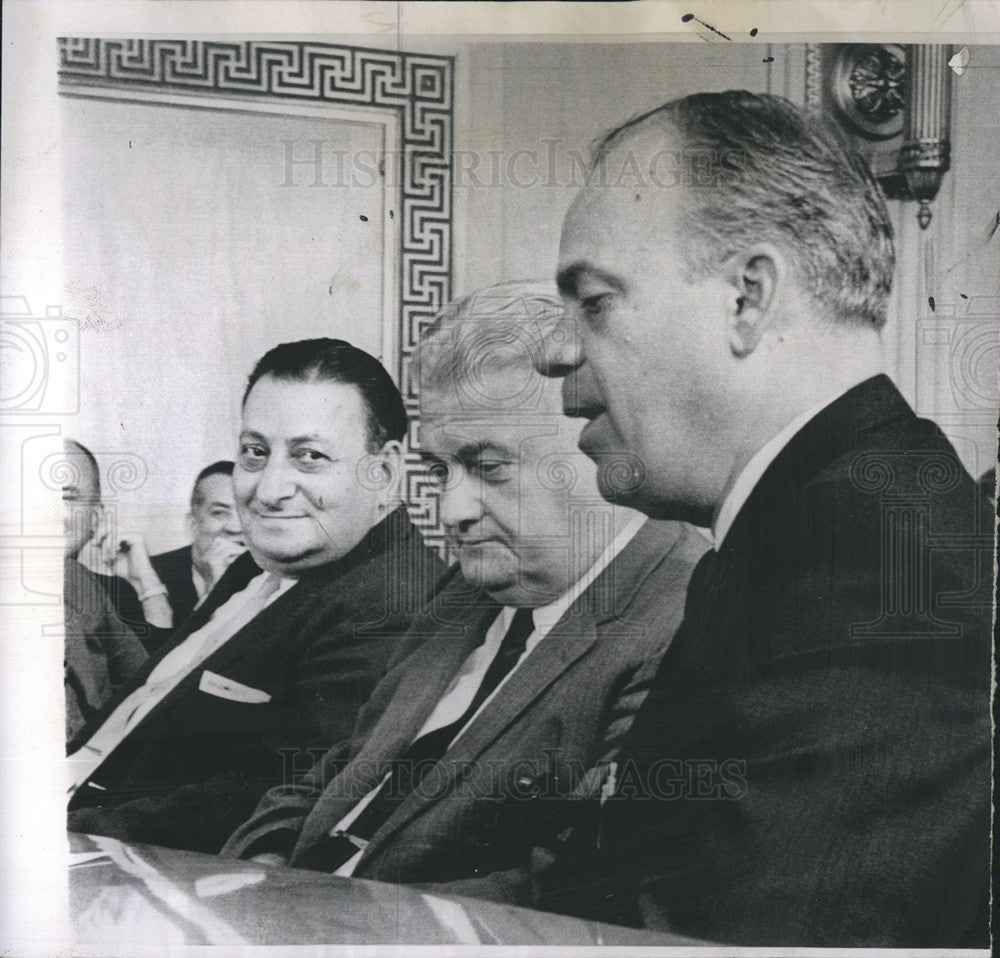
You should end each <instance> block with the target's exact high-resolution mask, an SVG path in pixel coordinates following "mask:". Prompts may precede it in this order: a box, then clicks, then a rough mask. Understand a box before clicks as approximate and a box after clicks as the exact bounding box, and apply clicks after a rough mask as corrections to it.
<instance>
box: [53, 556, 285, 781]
mask: <svg viewBox="0 0 1000 958" xmlns="http://www.w3.org/2000/svg"><path fill="white" fill-rule="evenodd" d="M296 581H297V580H296V579H287V578H283V577H281V576H278V575H275V574H274V573H273V572H264V573H261V574H260V575H259V576H256V577H255V578H254V579H252V580H251V581H250V582H249V584H248V585H247V587H246V588H245V589H243V590H242V591H241V592H237V593H236V594H235V595H234V596H232V598H230V599H229V600H228V601H227V602H224V603H223V604H222V605H220V606H219V608H218V609H216V610H215V612H213V613H212V616H211V618H210V619H209V620H208V622H206V623H205V625H203V626H202V627H201V628H200V629H198V630H197V631H196V632H192V633H191V634H190V635H189V636H188V637H187V638H186V639H185V640H184V641H183V642H181V643H180V645H178V646H177V647H176V648H174V649H171V650H170V651H169V652H168V653H167V654H166V655H165V656H164V657H163V658H162V659H161V660H160V661H159V662H158V663H157V664H156V667H155V668H154V669H153V670H152V671H151V672H150V673H149V675H148V676H147V678H146V681H145V682H144V683H143V684H142V685H140V686H139V688H137V689H136V690H135V691H134V692H132V693H131V694H130V695H129V696H128V697H127V698H125V699H124V700H122V702H121V703H120V704H119V705H118V708H116V709H115V710H114V711H113V712H112V713H111V714H110V715H109V716H108V717H107V718H106V719H105V720H104V723H103V724H102V725H101V727H100V728H99V729H98V730H97V731H96V732H94V734H93V735H92V736H91V737H90V739H88V741H87V742H86V744H85V745H82V746H81V747H80V748H79V749H78V750H77V751H76V752H74V753H73V755H71V756H70V758H69V762H70V775H71V785H70V789H69V793H70V794H71V795H72V794H73V792H75V791H76V790H77V789H78V788H79V787H80V786H81V785H82V784H83V783H84V782H85V781H87V779H88V778H90V776H91V775H93V774H94V772H95V771H96V770H97V767H98V766H99V765H100V764H101V762H102V761H104V757H105V756H106V755H108V754H110V753H111V752H112V751H113V750H114V749H115V748H117V747H118V745H119V744H120V743H121V741H122V740H123V739H124V738H125V736H126V735H128V734H129V732H131V731H132V729H134V728H135V727H136V726H137V725H138V724H139V722H141V721H142V720H143V719H144V718H145V717H146V716H147V715H148V714H149V713H150V712H151V711H152V710H153V708H154V707H155V706H156V705H158V704H159V703H160V702H162V701H163V699H164V698H166V696H167V695H168V694H169V693H170V692H171V691H173V689H175V688H176V687H177V685H178V684H179V683H180V682H181V681H182V680H183V679H184V678H185V677H186V676H188V675H190V674H191V672H193V671H194V670H195V669H196V668H198V666H200V665H201V664H202V662H204V661H205V660H206V659H207V658H208V657H209V656H210V655H212V654H213V653H214V652H215V651H216V650H217V649H219V648H221V647H222V646H223V645H225V643H226V642H228V641H229V639H231V638H232V637H233V636H234V635H236V633H237V632H239V631H240V629H242V628H243V626H245V625H246V624H247V623H248V622H250V621H251V620H252V619H254V618H256V617H257V616H258V615H259V614H260V613H261V612H262V611H263V610H264V609H266V608H267V606H269V605H270V604H271V603H272V602H273V601H274V600H275V599H277V598H278V596H279V595H282V594H283V593H285V592H287V591H288V590H289V589H290V588H291V587H292V586H293V585H295V583H296Z"/></svg>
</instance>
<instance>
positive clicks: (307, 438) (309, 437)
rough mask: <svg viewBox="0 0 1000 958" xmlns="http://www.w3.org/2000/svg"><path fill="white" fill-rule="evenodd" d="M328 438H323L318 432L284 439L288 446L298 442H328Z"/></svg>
mask: <svg viewBox="0 0 1000 958" xmlns="http://www.w3.org/2000/svg"><path fill="white" fill-rule="evenodd" d="M328 441H329V440H327V439H324V438H323V437H322V436H321V435H320V434H319V433H318V432H310V433H304V434H303V435H301V436H292V438H291V439H286V440H285V442H286V443H287V444H288V445H289V446H294V445H296V444H297V443H300V442H323V443H325V442H328Z"/></svg>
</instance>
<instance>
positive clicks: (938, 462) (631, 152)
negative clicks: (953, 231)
mask: <svg viewBox="0 0 1000 958" xmlns="http://www.w3.org/2000/svg"><path fill="white" fill-rule="evenodd" d="M681 159H684V160H687V161H689V162H690V164H691V166H692V167H693V168H694V169H695V170H696V171H697V172H698V175H697V176H691V177H689V178H687V179H685V178H684V177H683V176H680V175H677V176H674V177H669V176H668V175H667V173H666V171H665V169H664V167H663V166H662V165H661V166H659V167H658V165H657V164H662V163H664V162H666V163H667V164H668V165H669V163H670V162H671V161H672V162H674V163H675V164H676V163H677V162H678V161H679V160H681ZM597 162H599V163H600V164H602V165H607V166H610V167H612V169H611V170H610V173H611V176H610V180H611V181H614V179H615V176H614V172H615V170H616V169H618V168H619V167H618V164H627V168H628V169H629V170H632V169H638V170H642V171H644V172H645V173H648V174H649V175H648V176H647V178H646V181H645V182H644V183H642V184H640V185H637V186H634V187H633V186H629V187H628V188H624V187H619V188H615V187H609V186H607V185H606V184H607V182H608V178H607V177H597V178H596V180H595V182H594V183H593V184H592V185H590V186H588V187H586V188H585V189H584V190H583V191H582V192H581V193H580V194H579V196H578V197H577V198H576V200H575V201H574V203H573V205H572V207H571V208H570V211H569V213H568V214H567V217H566V221H565V223H564V227H563V234H562V244H561V249H560V261H559V284H560V287H561V290H562V292H563V295H564V298H565V299H566V301H567V303H568V305H569V308H570V314H571V316H572V323H570V322H567V323H566V324H565V326H564V328H563V329H562V330H560V332H561V334H562V338H561V339H560V340H558V341H557V340H555V339H554V340H553V344H552V351H551V353H550V354H549V356H548V357H547V359H546V362H545V364H544V367H545V369H546V371H547V372H549V373H550V374H551V375H557V376H564V377H565V379H564V403H565V408H566V411H567V414H568V415H570V416H585V417H586V418H587V419H588V420H589V423H588V425H587V426H586V427H585V428H584V430H583V432H582V434H581V437H580V447H581V449H583V450H584V451H585V452H587V454H588V455H590V456H591V457H593V458H594V459H595V460H596V461H597V462H598V463H599V464H600V463H601V462H607V461H609V460H614V459H615V458H621V457H625V458H626V459H631V461H632V462H633V464H634V469H635V474H636V480H637V481H636V482H635V483H634V485H633V486H632V487H631V488H630V489H628V490H627V492H626V494H625V495H624V496H623V495H622V492H621V490H620V489H615V488H613V487H611V486H610V485H605V486H604V487H603V488H602V491H603V492H604V493H605V494H606V495H608V496H610V497H611V498H614V499H617V500H619V501H624V502H626V503H628V504H630V505H633V506H634V507H636V508H639V509H641V510H643V511H644V512H646V513H647V514H650V515H656V516H664V517H675V518H684V519H687V520H689V521H692V522H695V523H698V524H699V525H704V526H709V527H711V529H712V535H713V540H714V546H715V548H714V549H713V550H711V551H710V552H708V553H706V556H705V558H704V559H703V560H702V562H700V563H699V566H698V568H697V569H696V570H695V572H694V574H693V576H692V579H691V584H690V586H689V589H688V598H687V605H686V608H685V613H684V621H683V623H682V625H681V627H680V629H679V631H678V634H677V637H676V639H675V640H674V643H673V644H672V645H671V647H670V649H669V650H668V651H667V654H666V656H665V657H664V659H663V662H662V665H661V668H660V670H659V673H658V675H657V676H656V678H655V680H654V682H653V687H652V690H651V691H650V694H649V696H648V697H647V699H646V701H645V702H644V704H643V706H642V707H641V708H640V710H639V713H638V714H637V715H636V719H635V723H634V725H633V727H632V729H631V731H630V733H629V736H628V740H627V741H626V742H625V743H624V744H622V745H621V747H620V749H619V751H618V756H619V758H618V764H619V768H618V781H619V782H623V781H625V780H627V781H629V782H630V783H632V784H631V787H630V789H625V788H624V786H622V787H620V788H619V789H617V790H616V789H614V788H609V790H608V792H609V794H607V795H605V798H606V799H607V800H606V801H605V802H604V807H603V809H602V818H601V820H602V826H603V827H602V829H600V830H598V829H594V828H589V829H588V828H579V829H576V830H575V834H574V835H573V836H570V841H568V842H566V843H564V844H563V848H562V850H561V851H560V852H559V853H557V854H556V856H555V860H556V862H557V868H556V870H555V872H552V873H550V874H551V875H552V877H553V879H554V880H553V881H552V883H551V884H550V885H549V886H548V893H547V894H543V895H542V898H541V904H542V906H543V907H548V908H551V909H553V910H566V911H576V912H582V913H585V914H590V915H592V916H594V917H604V918H611V919H613V920H618V921H626V922H632V923H641V924H644V925H645V926H647V927H650V928H663V929H670V930H673V931H675V932H680V933H682V934H687V935H691V936H694V937H698V938H703V939H709V940H712V941H718V942H728V943H735V944H741V945H758V946H798V945H802V946H810V945H812V946H825V947H830V946H834V945H836V946H869V947H871V946H893V947H921V946H922V947H937V948H945V947H954V946H960V945H969V946H972V945H975V946H977V947H985V945H986V942H987V935H986V932H987V916H988V902H989V835H990V832H989V825H990V680H991V669H990V644H991V643H990V632H991V630H990V619H991V595H990V583H989V576H984V575H982V573H981V570H982V569H983V568H984V567H985V563H987V562H988V561H989V556H990V554H991V553H992V542H991V540H992V530H993V521H992V515H991V510H990V508H989V506H988V504H987V503H986V501H985V498H984V497H982V496H981V494H980V493H979V492H978V490H977V489H976V486H975V483H974V481H973V479H972V478H971V477H970V476H969V474H968V473H967V472H966V470H965V468H964V467H963V465H962V463H961V462H960V460H959V458H958V456H957V455H956V453H955V450H954V449H953V448H952V446H951V444H950V443H949V442H948V440H947V439H946V438H945V436H944V435H943V434H942V432H941V430H940V429H938V427H937V426H935V425H934V424H933V423H931V422H928V421H926V420H921V419H918V418H917V417H916V416H915V415H914V413H913V410H912V409H911V408H910V406H909V405H908V404H907V402H906V401H905V399H904V398H903V397H902V396H901V395H900V393H899V391H898V390H897V388H896V387H895V385H893V383H892V382H891V380H890V379H889V378H888V377H887V376H886V375H884V374H883V373H882V372H881V356H882V348H881V346H882V344H881V342H880V334H879V331H880V330H881V328H882V325H883V323H884V322H885V318H886V303H887V300H888V297H889V291H890V287H891V282H892V274H893V263H894V253H893V242H892V228H891V225H890V222H889V217H888V214H887V211H886V207H885V202H884V199H883V197H882V195H881V192H880V190H879V189H878V186H877V185H876V183H875V181H874V180H873V178H872V176H871V173H870V171H869V170H868V169H867V167H866V166H865V164H864V162H863V161H862V160H861V159H860V158H859V157H857V156H856V155H855V154H853V153H851V152H850V151H849V149H848V148H847V147H846V146H845V143H844V141H843V140H842V138H841V137H840V134H839V133H838V132H837V131H836V130H835V129H833V128H832V127H831V126H830V125H829V124H827V123H826V122H825V121H823V120H822V119H821V118H818V117H815V116H811V115H809V114H807V113H806V112H804V111H802V110H800V109H798V108H796V107H794V106H792V105H791V104H790V103H788V102H787V101H784V100H781V99H779V98H777V97H772V96H761V95H755V94H751V93H747V92H745V91H729V92H727V93H710V94H699V95H695V96H689V97H685V98H684V99H681V100H677V101H674V102H672V103H668V104H666V105H665V106H663V107H661V108H659V109H657V110H654V111H652V112H650V113H648V114H646V115H645V116H642V117H640V118H638V119H636V120H633V121H631V122H629V123H626V124H625V125H624V126H623V127H621V128H620V129H618V130H616V131H614V132H613V133H611V134H610V135H608V136H607V137H606V138H605V139H604V140H603V142H602V144H601V145H600V147H599V149H598V154H597ZM670 183H673V184H674V185H672V186H671V185H668V184H670ZM977 552H978V553H979V554H978V555H977ZM984 553H985V555H984ZM734 762H735V763H738V767H739V768H741V769H742V772H743V775H742V779H743V782H742V786H741V787H740V788H736V789H733V788H731V787H730V785H729V783H727V782H726V781H725V780H724V778H723V777H722V774H721V772H722V770H723V769H725V768H726V763H734ZM694 772H698V774H696V775H692V773H694ZM625 773H627V779H626V778H625V777H623V776H624V775H625ZM668 775H670V776H673V782H672V783H669V782H668V784H672V785H673V787H672V789H671V790H670V791H669V792H664V791H663V790H661V791H659V792H657V791H656V786H657V785H658V784H659V785H661V786H662V785H663V783H664V777H665V776H668ZM609 777H610V776H609Z"/></svg>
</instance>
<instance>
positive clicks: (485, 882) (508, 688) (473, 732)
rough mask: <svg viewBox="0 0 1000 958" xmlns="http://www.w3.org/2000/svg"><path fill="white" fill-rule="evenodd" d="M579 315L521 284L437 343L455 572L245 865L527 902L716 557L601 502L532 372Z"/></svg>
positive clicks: (557, 407) (428, 383)
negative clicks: (578, 789) (286, 866)
mask: <svg viewBox="0 0 1000 958" xmlns="http://www.w3.org/2000/svg"><path fill="white" fill-rule="evenodd" d="M561 313H562V306H561V304H560V302H559V299H558V296H557V295H556V291H555V289H554V288H553V287H552V286H551V285H549V284H530V283H509V284H503V285H500V286H495V287H491V288H489V289H485V290H481V291H480V292H478V293H474V294H472V295H471V296H468V297H466V298H465V299H462V300H459V301H458V302H456V303H453V304H452V305H451V306H449V307H448V308H447V309H446V310H444V312H443V313H442V314H441V315H440V316H439V317H438V319H437V320H436V321H435V323H433V324H432V325H431V326H430V327H429V328H428V329H427V330H426V331H425V333H424V337H423V340H422V343H421V347H420V352H419V356H418V365H417V369H418V374H419V383H420V390H421V393H420V411H421V417H422V418H421V424H420V444H421V451H422V453H423V455H424V456H425V457H426V459H427V460H428V462H429V463H430V465H431V468H432V471H433V472H434V473H435V474H436V475H437V476H438V477H439V479H440V482H441V498H440V515H441V520H442V521H443V523H444V525H445V527H446V529H447V530H448V533H449V535H450V537H451V539H452V542H453V544H454V547H455V549H456V551H457V555H458V564H457V566H456V568H455V569H454V570H453V571H452V574H451V578H450V581H449V583H448V584H447V586H446V587H444V588H443V589H442V591H441V593H440V594H439V595H438V597H437V601H435V603H434V606H433V609H432V610H431V613H430V615H429V616H428V617H426V618H425V619H424V620H423V621H422V622H420V623H419V624H415V625H414V629H413V635H412V636H411V640H412V639H413V638H414V637H417V638H418V639H419V640H420V641H419V642H418V645H419V647H418V648H416V649H415V650H414V651H413V652H412V653H411V654H410V655H408V656H407V657H406V658H403V659H401V660H400V661H399V663H398V664H397V665H396V666H395V667H394V668H393V669H392V670H391V671H390V672H389V673H388V674H387V675H386V677H385V678H384V679H383V680H382V681H381V682H380V683H379V685H378V687H377V688H376V690H375V692H374V693H373V695H372V698H371V701H370V702H369V703H368V705H367V706H366V707H365V709H364V710H363V712H362V714H361V716H360V717H359V719H358V724H357V727H356V728H355V730H354V733H353V735H352V736H351V737H350V738H349V739H347V740H345V741H344V742H342V743H339V744H337V745H335V746H334V748H333V749H331V750H330V752H328V753H327V755H326V756H325V757H324V759H323V761H322V762H321V763H319V764H318V765H317V767H316V768H315V769H314V770H313V772H312V773H311V774H310V775H309V776H307V777H306V778H305V779H304V780H303V781H302V782H301V783H299V784H297V785H296V786H295V787H294V788H278V789H274V790H273V791H272V792H270V793H269V794H268V795H267V796H266V797H265V798H264V800H263V801H262V802H261V804H260V806H259V808H258V809H257V812H256V814H255V815H254V817H253V818H252V819H251V820H250V821H248V822H247V823H246V824H244V825H243V826H241V828H240V829H239V830H238V831H237V833H236V834H235V835H234V836H233V838H232V839H231V840H230V842H229V843H228V845H227V848H226V852H227V853H231V854H234V855H240V856H244V857H258V856H260V855H267V856H268V858H269V860H278V861H288V862H290V863H291V864H292V865H294V866H296V867H303V868H316V869H321V870H326V871H336V872H337V873H338V874H340V875H354V876H357V877H363V878H372V879H378V880H380V881H391V882H419V883H423V884H427V883H433V884H434V885H435V886H436V887H438V888H441V889H442V890H445V891H450V892H455V893H462V894H468V895H476V896H479V897H485V898H491V899H496V900H500V901H506V902H514V903H521V904H526V903H528V902H529V901H530V876H531V856H532V851H533V849H534V847H535V845H536V844H544V843H546V842H548V841H554V840H555V837H556V835H558V834H559V833H560V832H561V831H563V830H564V829H565V828H566V826H567V824H568V821H567V818H566V812H567V806H566V804H565V803H564V802H563V801H562V799H565V798H566V797H567V796H568V794H569V793H570V790H571V789H572V788H574V787H575V786H577V785H581V786H582V781H583V780H584V779H586V778H587V775H588V768H587V763H588V762H589V761H590V758H591V755H592V753H593V751H594V749H595V748H597V747H598V746H600V745H601V744H602V743H603V742H604V739H605V737H606V736H608V737H610V738H611V739H614V738H615V737H616V736H619V735H621V734H622V732H623V730H624V729H626V728H627V727H628V724H629V722H630V721H631V717H632V714H633V712H634V711H635V709H636V707H637V706H638V704H639V703H640V702H641V701H642V698H643V696H644V695H645V692H646V688H647V684H648V681H649V677H650V676H651V675H652V673H653V671H654V670H655V667H656V663H657V661H658V660H659V658H660V656H661V655H662V654H663V652H664V650H665V649H666V648H667V647H668V646H669V644H670V641H671V639H672V638H673V634H674V630H675V628H676V625H677V623H678V622H679V620H680V615H681V610H682V605H683V597H684V589H685V586H686V585H687V580H688V576H689V575H690V573H691V569H692V568H693V567H694V564H695V562H696V561H697V559H698V558H699V556H700V555H701V554H702V552H704V550H705V548H706V543H705V540H704V537H703V536H702V535H701V534H699V533H698V532H697V531H695V530H693V529H692V528H691V527H690V526H687V525H685V524H683V523H676V522H666V523H664V522H653V521H646V520H645V517H643V516H641V515H639V514H638V513H636V512H633V511H632V510H631V509H625V508H621V507H616V506H612V505H610V504H608V503H607V502H605V501H604V500H603V499H602V498H601V497H600V494H599V493H598V488H597V474H596V473H597V470H596V469H595V468H594V465H593V463H591V462H590V461H589V460H588V459H586V457H584V456H581V455H580V454H579V452H577V450H576V443H577V439H578V436H579V432H580V427H581V426H582V425H583V423H582V421H580V420H567V419H565V418H564V417H563V416H562V400H561V395H560V384H559V383H558V382H556V381H554V380H547V379H545V378H543V377H541V376H539V375H538V373H537V372H536V371H535V369H534V368H533V365H532V355H533V353H534V352H535V351H536V350H537V348H538V346H539V344H540V343H541V342H543V341H545V339H547V336H548V331H549V329H550V328H551V326H552V325H553V323H554V322H556V321H557V319H558V317H559V316H560V315H561ZM619 478H622V477H619ZM602 481H603V482H604V483H605V484H614V482H615V481H616V478H615V476H606V477H604V479H603V480H602Z"/></svg>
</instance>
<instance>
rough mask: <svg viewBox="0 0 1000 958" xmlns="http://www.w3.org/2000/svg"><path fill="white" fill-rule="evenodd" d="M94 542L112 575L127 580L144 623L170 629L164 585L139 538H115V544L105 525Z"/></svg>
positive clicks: (170, 623)
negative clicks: (133, 592) (111, 570)
mask: <svg viewBox="0 0 1000 958" xmlns="http://www.w3.org/2000/svg"><path fill="white" fill-rule="evenodd" d="M95 543H96V544H97V545H98V546H99V548H100V550H101V553H102V555H103V556H104V558H105V561H106V563H107V564H109V565H110V566H111V567H112V569H113V574H114V575H120V576H122V577H123V578H125V579H127V580H128V582H129V585H131V586H132V588H133V589H135V591H136V592H137V593H138V596H139V601H140V602H141V603H142V614H143V616H144V617H145V619H146V621H147V622H148V623H149V624H150V625H153V626H156V627H157V628H159V629H170V628H173V625H174V613H173V610H172V609H171V608H170V602H169V600H168V599H167V589H166V586H164V584H163V583H162V582H161V581H160V577H159V576H158V575H157V574H156V570H155V569H154V568H153V564H152V563H151V562H150V561H149V551H148V550H147V549H146V542H145V540H144V539H143V538H142V536H133V535H125V536H119V537H118V538H117V541H115V540H112V539H111V537H110V536H109V535H108V529H107V526H106V525H105V524H102V525H101V526H100V527H99V529H98V534H97V536H95Z"/></svg>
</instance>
